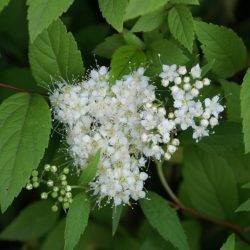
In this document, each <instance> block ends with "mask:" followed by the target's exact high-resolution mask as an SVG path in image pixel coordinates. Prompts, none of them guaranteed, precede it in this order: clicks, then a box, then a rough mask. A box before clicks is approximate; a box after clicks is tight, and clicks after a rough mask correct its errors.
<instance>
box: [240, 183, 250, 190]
mask: <svg viewBox="0 0 250 250" xmlns="http://www.w3.org/2000/svg"><path fill="white" fill-rule="evenodd" d="M242 187H243V188H249V189H250V182H248V183H246V184H244V185H243V186H242Z"/></svg>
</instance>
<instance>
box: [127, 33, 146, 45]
mask: <svg viewBox="0 0 250 250" xmlns="http://www.w3.org/2000/svg"><path fill="white" fill-rule="evenodd" d="M123 37H124V40H125V42H126V43H127V44H128V45H134V46H136V47H138V48H141V49H143V48H144V47H145V45H144V43H143V41H142V40H141V39H140V38H139V37H138V36H137V35H135V34H133V33H132V32H131V31H127V30H125V31H124V32H123Z"/></svg>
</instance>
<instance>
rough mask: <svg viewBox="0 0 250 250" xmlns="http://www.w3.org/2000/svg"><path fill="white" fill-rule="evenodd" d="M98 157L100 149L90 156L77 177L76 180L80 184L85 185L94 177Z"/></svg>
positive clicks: (99, 156)
mask: <svg viewBox="0 0 250 250" xmlns="http://www.w3.org/2000/svg"><path fill="white" fill-rule="evenodd" d="M100 158H101V150H98V151H97V152H96V154H94V155H92V156H90V158H89V161H88V163H87V166H86V168H84V169H83V170H82V173H81V175H80V177H79V180H78V182H79V184H80V185H86V184H88V183H89V182H90V181H92V180H93V179H94V178H95V176H96V172H97V168H98V164H99V162H100Z"/></svg>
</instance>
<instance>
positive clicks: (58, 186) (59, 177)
mask: <svg viewBox="0 0 250 250" xmlns="http://www.w3.org/2000/svg"><path fill="white" fill-rule="evenodd" d="M68 174H69V168H67V167H65V168H62V169H61V168H58V167H57V166H55V165H49V164H46V165H45V166H44V169H43V171H42V174H41V176H40V177H39V176H38V171H37V170H34V171H33V173H32V176H31V178H30V181H29V182H28V184H27V185H26V189H28V190H31V189H33V188H37V187H39V186H40V184H43V185H45V186H46V189H47V190H46V192H42V193H41V199H43V200H46V199H48V198H49V197H51V198H52V199H53V200H54V201H55V203H54V204H53V205H52V207H51V209H52V211H54V212H56V211H58V208H59V204H62V207H63V208H64V209H65V210H66V209H68V208H69V205H70V203H72V201H73V199H72V193H71V190H72V187H71V186H70V185H69V184H68V181H67V175H68Z"/></svg>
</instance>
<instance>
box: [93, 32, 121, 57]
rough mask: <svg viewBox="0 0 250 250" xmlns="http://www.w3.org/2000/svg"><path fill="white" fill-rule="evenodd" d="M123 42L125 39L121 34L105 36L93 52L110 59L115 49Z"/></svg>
mask: <svg viewBox="0 0 250 250" xmlns="http://www.w3.org/2000/svg"><path fill="white" fill-rule="evenodd" d="M125 44H126V43H125V40H124V38H123V36H122V35H121V34H114V35H112V36H109V37H107V38H105V41H104V42H102V43H100V44H98V45H97V46H96V48H95V51H94V52H95V53H96V54H97V55H98V56H101V57H105V58H108V59H110V58H111V57H112V55H113V53H114V52H115V50H117V49H118V48H119V47H121V46H123V45H125Z"/></svg>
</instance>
